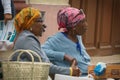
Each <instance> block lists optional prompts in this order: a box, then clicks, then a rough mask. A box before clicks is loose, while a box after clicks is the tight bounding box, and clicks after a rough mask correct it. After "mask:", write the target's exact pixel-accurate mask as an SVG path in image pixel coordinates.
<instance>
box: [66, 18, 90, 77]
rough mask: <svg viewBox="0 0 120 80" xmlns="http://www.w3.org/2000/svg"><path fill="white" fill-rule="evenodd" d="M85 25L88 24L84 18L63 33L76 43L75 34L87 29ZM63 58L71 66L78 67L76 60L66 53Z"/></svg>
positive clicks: (81, 33) (82, 32) (80, 33)
mask: <svg viewBox="0 0 120 80" xmlns="http://www.w3.org/2000/svg"><path fill="white" fill-rule="evenodd" d="M87 26H88V24H87V22H86V20H85V19H84V20H82V21H80V22H79V23H78V24H77V25H76V26H75V27H74V28H67V30H68V31H67V32H65V34H66V35H67V37H68V38H69V39H70V40H71V41H73V42H75V43H76V42H78V39H77V35H83V34H84V33H85V32H86V30H87ZM64 60H66V61H68V62H70V63H71V67H72V68H78V67H77V61H76V59H75V58H73V57H71V56H69V55H67V54H66V55H65V56H64ZM80 74H81V73H79V75H80Z"/></svg>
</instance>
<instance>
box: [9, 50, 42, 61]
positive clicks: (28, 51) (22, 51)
mask: <svg viewBox="0 0 120 80" xmlns="http://www.w3.org/2000/svg"><path fill="white" fill-rule="evenodd" d="M17 52H19V55H18V57H17V61H19V60H20V56H21V55H22V54H23V53H24V52H26V54H29V55H30V57H31V58H32V62H34V57H33V55H32V54H34V55H36V56H37V57H38V59H39V61H40V62H42V60H41V58H40V56H39V55H38V54H37V53H36V52H34V51H32V50H23V49H19V50H16V51H14V52H13V53H12V54H11V55H10V56H9V57H8V60H10V59H11V57H12V56H13V55H14V54H16V53H17ZM24 54H25V53H24Z"/></svg>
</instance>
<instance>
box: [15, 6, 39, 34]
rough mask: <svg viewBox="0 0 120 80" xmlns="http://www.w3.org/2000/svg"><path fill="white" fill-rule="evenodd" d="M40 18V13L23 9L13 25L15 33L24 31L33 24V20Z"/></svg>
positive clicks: (35, 10)
mask: <svg viewBox="0 0 120 80" xmlns="http://www.w3.org/2000/svg"><path fill="white" fill-rule="evenodd" d="M38 17H41V14H40V11H39V10H38V9H35V8H31V7H28V8H24V9H22V10H21V11H20V12H19V13H18V14H17V15H16V16H15V20H14V25H15V28H16V31H17V32H18V33H20V32H21V31H23V30H25V29H29V28H30V27H31V26H32V25H33V24H34V23H35V19H36V18H38Z"/></svg>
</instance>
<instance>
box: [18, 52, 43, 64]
mask: <svg viewBox="0 0 120 80" xmlns="http://www.w3.org/2000/svg"><path fill="white" fill-rule="evenodd" d="M25 51H28V53H29V52H30V54H33V55H36V56H37V57H38V59H39V61H40V62H42V60H41V57H40V56H39V55H38V54H37V53H36V52H35V51H32V50H25ZM21 55H22V53H21V54H19V55H18V57H17V61H19V60H20V59H19V58H20V56H21ZM33 55H32V57H33ZM32 57H31V58H32ZM33 60H34V57H33Z"/></svg>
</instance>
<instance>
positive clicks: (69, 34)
mask: <svg viewBox="0 0 120 80" xmlns="http://www.w3.org/2000/svg"><path fill="white" fill-rule="evenodd" d="M57 22H58V25H59V28H58V29H59V30H60V29H62V30H61V32H58V33H56V34H55V35H53V36H51V37H49V38H48V39H47V41H46V42H45V43H44V44H43V45H42V48H43V50H44V51H45V53H46V54H47V56H48V58H49V59H50V61H51V62H52V63H53V64H55V65H58V66H63V67H70V66H71V64H72V63H73V62H75V65H76V66H77V67H78V68H79V69H80V71H81V73H82V75H87V70H88V65H89V64H90V56H89V55H88V54H87V52H86V49H85V47H84V45H83V43H82V37H81V35H83V34H84V33H85V31H86V29H87V22H86V17H85V14H84V12H83V10H82V9H80V10H78V9H76V8H72V7H67V8H64V9H61V10H59V12H58V14H57Z"/></svg>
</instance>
